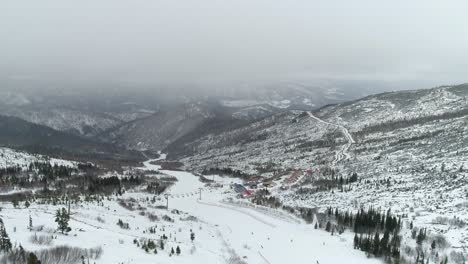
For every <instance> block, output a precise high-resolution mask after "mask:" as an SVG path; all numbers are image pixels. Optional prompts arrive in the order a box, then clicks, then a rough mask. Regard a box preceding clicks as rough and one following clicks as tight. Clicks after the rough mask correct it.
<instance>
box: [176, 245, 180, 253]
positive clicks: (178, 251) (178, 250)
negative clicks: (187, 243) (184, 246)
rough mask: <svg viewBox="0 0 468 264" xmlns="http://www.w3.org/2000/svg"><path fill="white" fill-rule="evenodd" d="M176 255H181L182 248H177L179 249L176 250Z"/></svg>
mask: <svg viewBox="0 0 468 264" xmlns="http://www.w3.org/2000/svg"><path fill="white" fill-rule="evenodd" d="M176 253H177V255H180V247H179V246H177V248H176Z"/></svg>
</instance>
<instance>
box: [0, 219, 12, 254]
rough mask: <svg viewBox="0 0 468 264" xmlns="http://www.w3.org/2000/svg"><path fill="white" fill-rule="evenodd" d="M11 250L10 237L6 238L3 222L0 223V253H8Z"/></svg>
mask: <svg viewBox="0 0 468 264" xmlns="http://www.w3.org/2000/svg"><path fill="white" fill-rule="evenodd" d="M11 248H12V244H11V241H10V237H9V236H8V234H7V232H6V229H5V226H4V225H3V222H0V252H9V251H10V250H11Z"/></svg>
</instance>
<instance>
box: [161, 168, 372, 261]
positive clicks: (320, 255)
mask: <svg viewBox="0 0 468 264" xmlns="http://www.w3.org/2000/svg"><path fill="white" fill-rule="evenodd" d="M163 173H165V174H169V175H171V176H174V177H176V178H177V179H178V182H177V184H176V185H175V186H173V187H172V188H171V189H170V190H169V193H170V194H180V193H197V192H199V189H200V188H203V184H202V183H201V182H199V181H198V177H196V176H194V175H193V174H191V173H188V172H180V171H163ZM198 197H199V196H198V195H195V196H186V197H184V198H170V200H169V207H170V208H177V209H179V210H182V211H186V212H188V213H190V214H192V215H195V216H197V217H198V218H200V219H203V220H204V221H206V222H207V223H209V224H211V225H213V226H215V227H216V228H217V229H218V230H219V234H220V237H222V239H223V240H224V241H225V242H226V243H227V244H228V245H229V247H230V248H232V249H233V250H234V251H235V252H236V254H237V255H238V256H241V257H244V256H245V257H246V259H245V260H246V262H247V263H288V262H289V263H298V264H300V263H343V262H346V263H356V264H358V263H359V264H361V263H381V261H380V260H377V259H368V258H366V257H365V255H364V253H362V252H360V251H357V250H353V247H352V238H353V237H352V235H351V234H349V233H345V234H343V235H342V236H331V235H330V234H329V233H327V232H324V231H320V230H315V229H314V228H313V226H314V225H306V224H297V223H291V222H287V221H284V220H282V219H278V218H275V217H272V216H269V215H266V214H263V213H259V212H257V211H255V210H253V209H247V208H243V207H235V206H227V205H225V204H222V203H220V200H222V199H223V196H222V193H220V192H219V191H216V190H207V191H202V199H201V200H198Z"/></svg>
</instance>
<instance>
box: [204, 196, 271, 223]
mask: <svg viewBox="0 0 468 264" xmlns="http://www.w3.org/2000/svg"><path fill="white" fill-rule="evenodd" d="M197 203H199V204H202V205H206V206H213V207H218V208H223V209H228V210H232V211H236V212H238V213H241V214H244V215H247V216H250V217H251V218H253V219H255V220H257V221H259V222H260V223H262V224H265V225H267V226H269V227H272V228H276V225H274V224H271V223H269V222H267V221H265V220H263V219H261V218H259V217H257V216H255V215H253V214H251V213H249V212H246V211H244V210H240V209H237V208H235V207H230V206H226V205H221V204H214V203H207V202H202V201H200V200H197Z"/></svg>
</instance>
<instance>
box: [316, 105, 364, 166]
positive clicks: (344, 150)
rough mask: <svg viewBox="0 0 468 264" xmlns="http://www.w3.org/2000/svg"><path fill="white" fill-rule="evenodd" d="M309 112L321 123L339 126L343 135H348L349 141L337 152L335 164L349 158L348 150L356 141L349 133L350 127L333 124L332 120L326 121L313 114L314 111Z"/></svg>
mask: <svg viewBox="0 0 468 264" xmlns="http://www.w3.org/2000/svg"><path fill="white" fill-rule="evenodd" d="M307 114H308V115H309V116H310V117H311V118H313V119H315V120H317V121H319V122H320V123H323V124H326V125H330V126H335V127H337V128H339V129H340V130H341V132H342V133H343V135H344V136H345V137H346V140H347V141H348V142H347V143H346V144H345V145H344V146H343V147H342V148H341V149H340V151H338V152H337V153H336V154H335V159H334V160H333V164H336V163H338V162H339V161H341V160H343V159H349V158H350V156H349V154H348V150H349V148H350V147H351V145H352V144H354V143H356V142H355V141H354V139H353V137H352V136H351V134H350V133H349V131H348V129H347V128H346V127H344V126H342V125H338V124H333V123H330V122H327V121H324V120H322V119H320V118H318V117H316V116H314V114H312V112H307Z"/></svg>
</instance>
